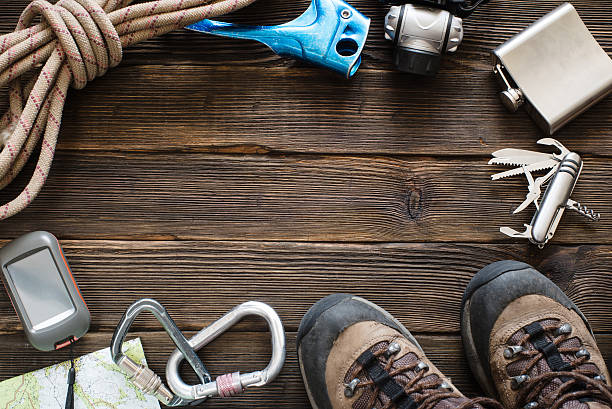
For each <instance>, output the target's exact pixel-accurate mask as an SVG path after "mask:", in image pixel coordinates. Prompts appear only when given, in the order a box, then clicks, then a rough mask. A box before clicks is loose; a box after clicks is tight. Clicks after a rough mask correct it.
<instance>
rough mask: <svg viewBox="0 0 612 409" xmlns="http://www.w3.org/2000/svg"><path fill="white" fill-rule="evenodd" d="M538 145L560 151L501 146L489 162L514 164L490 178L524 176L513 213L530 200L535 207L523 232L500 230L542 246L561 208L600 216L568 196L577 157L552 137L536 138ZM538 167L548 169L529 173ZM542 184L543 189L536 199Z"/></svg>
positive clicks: (552, 231)
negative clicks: (521, 198) (520, 196)
mask: <svg viewBox="0 0 612 409" xmlns="http://www.w3.org/2000/svg"><path fill="white" fill-rule="evenodd" d="M538 144H540V145H549V146H554V147H556V148H557V149H558V150H559V151H560V152H559V153H552V154H548V153H540V152H532V151H527V150H522V149H502V150H499V151H497V152H494V153H493V159H491V160H490V161H489V164H490V165H491V164H495V165H508V166H515V168H514V169H512V170H508V171H505V172H501V173H497V174H495V175H493V176H492V177H491V178H492V179H493V180H498V179H502V178H506V177H510V176H517V175H525V177H526V178H527V182H528V183H529V192H528V193H527V197H526V199H525V201H523V203H521V204H520V205H519V206H518V207H517V208H516V209H515V210H514V214H516V213H519V212H522V211H523V210H525V209H526V208H527V207H529V205H531V204H532V203H533V204H534V205H535V208H536V212H535V214H534V216H533V219H532V220H531V223H530V224H526V225H525V227H526V230H525V231H524V232H523V233H521V232H518V231H516V230H514V229H511V228H510V227H502V228H501V229H500V231H501V232H502V233H504V234H506V235H508V236H510V237H516V238H526V239H529V240H530V241H531V242H532V243H534V244H536V245H538V246H539V247H540V248H542V247H544V245H545V244H546V243H547V242H548V241H549V240H550V239H551V238H552V237H553V235H554V234H555V231H556V230H557V226H558V225H559V222H560V221H561V217H562V216H563V212H564V211H565V209H570V210H573V211H575V212H577V213H579V214H581V215H582V216H584V217H586V218H587V219H589V220H592V221H598V220H599V219H600V215H599V213H595V212H594V211H593V210H589V209H588V208H587V207H586V206H582V205H581V204H580V203H578V202H576V201H574V200H572V199H570V196H571V195H572V192H573V191H574V187H575V186H576V182H578V178H579V177H580V173H581V171H582V159H581V158H580V156H579V155H578V154H577V153H575V152H570V151H569V150H568V149H566V148H565V146H563V145H562V144H561V143H559V142H558V141H556V140H555V139H552V138H544V139H540V140H539V141H538ZM542 170H548V173H546V174H545V175H544V176H541V177H538V178H536V179H534V177H533V175H532V172H537V171H542ZM545 185H546V190H545V191H544V196H543V197H542V199H541V200H540V196H542V190H543V188H544V186H545Z"/></svg>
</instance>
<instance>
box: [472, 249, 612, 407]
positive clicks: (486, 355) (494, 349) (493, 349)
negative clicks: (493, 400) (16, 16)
mask: <svg viewBox="0 0 612 409" xmlns="http://www.w3.org/2000/svg"><path fill="white" fill-rule="evenodd" d="M461 333H462V335H463V343H464V346H465V350H466V354H467V358H468V362H469V364H470V367H471V368H472V372H473V373H474V375H475V377H476V379H477V380H478V382H479V383H480V385H481V386H482V387H483V388H484V389H485V390H486V391H487V393H488V394H489V395H490V396H495V397H497V398H498V400H499V401H500V402H501V403H502V404H503V405H504V406H505V407H506V408H507V409H514V408H525V409H538V408H539V409H603V408H610V407H612V406H611V405H612V393H611V391H612V389H611V388H610V387H609V386H608V382H609V380H610V376H609V374H608V370H607V368H606V365H605V362H604V360H603V357H602V355H601V353H600V352H599V349H597V345H596V343H595V338H594V336H593V333H592V331H591V328H590V327H589V324H588V322H587V320H586V318H585V317H584V315H582V313H581V312H580V310H579V309H578V307H576V306H575V305H574V303H572V301H571V300H570V299H569V298H568V297H567V296H566V295H565V294H564V293H563V292H562V291H561V289H559V287H557V286H556V285H555V284H554V283H553V282H552V281H550V280H549V279H548V278H546V277H544V276H543V275H542V274H540V273H539V272H538V271H536V270H535V269H534V268H533V267H531V266H529V265H527V264H525V263H520V262H517V261H500V262H497V263H493V264H491V265H489V266H487V267H485V268H484V269H482V270H481V271H480V272H478V273H477V274H476V276H474V278H473V279H472V281H471V282H470V284H469V285H468V287H467V290H466V292H465V295H464V298H463V307H462V317H461Z"/></svg>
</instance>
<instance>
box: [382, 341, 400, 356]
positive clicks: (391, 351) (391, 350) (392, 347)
mask: <svg viewBox="0 0 612 409" xmlns="http://www.w3.org/2000/svg"><path fill="white" fill-rule="evenodd" d="M401 349H402V347H401V346H400V344H398V343H397V342H392V343H390V344H389V346H388V347H387V350H386V351H385V358H387V359H389V358H390V357H391V355H395V354H397V353H398V352H399V351H401Z"/></svg>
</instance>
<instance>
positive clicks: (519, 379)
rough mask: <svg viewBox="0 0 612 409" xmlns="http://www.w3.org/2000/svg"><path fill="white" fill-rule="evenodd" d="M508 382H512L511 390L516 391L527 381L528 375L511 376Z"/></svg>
mask: <svg viewBox="0 0 612 409" xmlns="http://www.w3.org/2000/svg"><path fill="white" fill-rule="evenodd" d="M510 380H511V382H512V383H511V385H510V386H511V387H512V390H517V389H518V388H520V387H521V386H523V384H524V383H525V382H527V381H528V380H529V375H519V376H513V377H512V378H510Z"/></svg>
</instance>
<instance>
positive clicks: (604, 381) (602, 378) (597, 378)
mask: <svg viewBox="0 0 612 409" xmlns="http://www.w3.org/2000/svg"><path fill="white" fill-rule="evenodd" d="M593 379H594V380H596V381H599V382H603V383H606V384H607V382H606V377H605V376H603V375H597V376H595V377H594V378H593Z"/></svg>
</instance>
